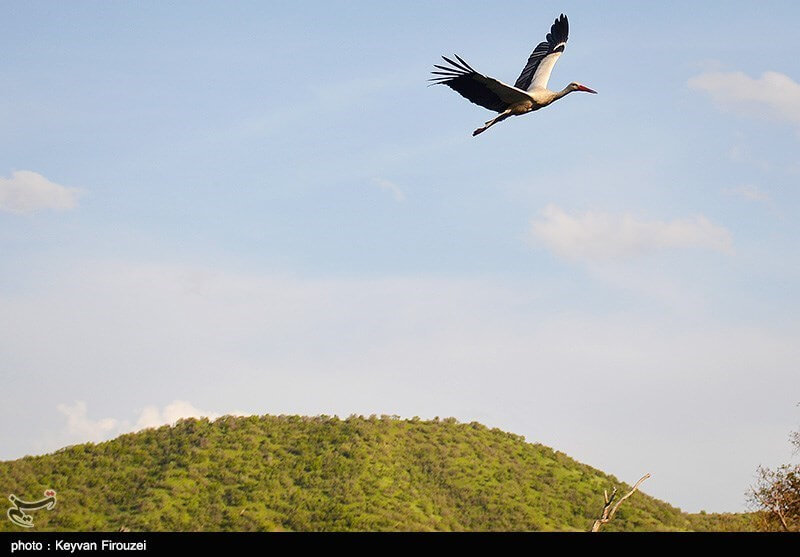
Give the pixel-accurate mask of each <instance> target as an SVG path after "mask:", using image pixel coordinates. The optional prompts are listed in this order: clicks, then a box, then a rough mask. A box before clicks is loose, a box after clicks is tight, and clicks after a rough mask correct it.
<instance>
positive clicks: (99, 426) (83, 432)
mask: <svg viewBox="0 0 800 557" xmlns="http://www.w3.org/2000/svg"><path fill="white" fill-rule="evenodd" d="M57 408H58V411H59V412H61V413H62V414H64V415H65V416H66V417H67V435H68V436H69V437H70V438H75V439H80V440H83V441H102V440H103V439H107V438H108V437H109V435H113V434H114V432H115V431H117V429H118V427H119V422H118V421H117V420H115V419H113V418H103V419H100V420H91V419H89V417H88V415H87V411H86V403H85V402H83V401H76V402H75V404H74V405H72V406H69V405H67V404H59V405H58V407H57Z"/></svg>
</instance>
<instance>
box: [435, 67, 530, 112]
mask: <svg viewBox="0 0 800 557" xmlns="http://www.w3.org/2000/svg"><path fill="white" fill-rule="evenodd" d="M442 58H444V60H445V62H447V63H448V64H450V65H451V66H452V67H446V66H438V65H436V64H434V66H435V67H436V68H439V69H440V70H444V71H441V72H432V73H434V74H435V75H437V76H438V77H434V78H432V79H429V80H428V81H432V82H433V84H442V85H447V86H448V87H450V88H451V89H452V90H453V91H456V92H457V93H458V94H459V95H461V96H462V97H464V98H465V99H467V100H469V101H470V102H473V103H475V104H477V105H480V106H482V107H484V108H488V109H489V110H494V111H495V112H503V111H504V110H506V109H507V108H508V107H509V106H510V105H512V104H514V103H517V102H520V101H524V100H526V99H530V97H529V96H528V94H527V93H525V91H522V90H521V89H517V88H516V87H512V86H511V85H506V84H505V83H503V82H502V81H497V80H496V79H494V78H492V77H488V76H485V75H483V74H479V73H478V72H476V71H475V70H473V69H472V68H471V67H470V66H469V64H467V63H466V62H464V60H462V59H461V58H460V57H459V56H458V55H456V58H457V59H458V62H460V63H457V62H453V61H452V60H450V59H449V58H445V57H444V56H442Z"/></svg>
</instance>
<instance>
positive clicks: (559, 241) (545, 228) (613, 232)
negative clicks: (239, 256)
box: [531, 204, 733, 260]
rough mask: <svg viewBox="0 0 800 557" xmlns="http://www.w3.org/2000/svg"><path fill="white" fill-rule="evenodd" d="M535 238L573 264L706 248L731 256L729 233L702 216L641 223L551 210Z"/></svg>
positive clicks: (535, 231) (627, 217)
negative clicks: (683, 249) (575, 260)
mask: <svg viewBox="0 0 800 557" xmlns="http://www.w3.org/2000/svg"><path fill="white" fill-rule="evenodd" d="M531 234H532V236H533V238H534V239H535V240H536V241H538V242H540V243H541V244H543V245H544V246H545V247H547V249H549V250H550V251H552V252H554V253H555V254H556V255H559V256H561V257H566V258H568V259H585V260H612V259H625V258H630V257H635V256H640V255H645V254H648V253H652V252H655V251H659V250H662V249H665V248H706V249H711V250H715V251H720V252H723V253H732V251H733V248H732V241H731V235H730V232H728V230H727V229H725V228H723V227H721V226H717V225H714V224H712V223H711V222H710V221H709V220H708V219H707V218H706V217H704V216H702V215H698V216H695V217H691V218H686V219H678V220H672V221H669V222H664V221H657V220H651V221H647V220H642V219H639V218H636V217H634V216H632V215H629V214H623V215H613V214H608V213H600V212H591V211H589V212H585V213H582V214H578V215H570V214H567V213H566V212H564V211H563V210H562V209H560V208H559V207H557V206H555V205H552V204H550V205H548V206H547V207H546V208H545V209H544V211H542V215H541V218H539V219H537V220H534V221H533V222H532V223H531Z"/></svg>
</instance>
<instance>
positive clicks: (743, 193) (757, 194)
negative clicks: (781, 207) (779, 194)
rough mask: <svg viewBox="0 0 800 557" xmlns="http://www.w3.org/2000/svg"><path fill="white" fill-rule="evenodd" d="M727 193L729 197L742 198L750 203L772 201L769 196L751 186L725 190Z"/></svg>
mask: <svg viewBox="0 0 800 557" xmlns="http://www.w3.org/2000/svg"><path fill="white" fill-rule="evenodd" d="M725 192H726V193H728V194H729V195H734V196H736V197H741V198H743V199H747V200H749V201H760V202H767V201H771V200H772V198H771V197H770V196H769V194H767V193H766V192H764V191H762V190H761V189H759V188H757V187H756V186H753V185H751V184H744V185H741V186H736V187H734V188H728V189H726V190H725Z"/></svg>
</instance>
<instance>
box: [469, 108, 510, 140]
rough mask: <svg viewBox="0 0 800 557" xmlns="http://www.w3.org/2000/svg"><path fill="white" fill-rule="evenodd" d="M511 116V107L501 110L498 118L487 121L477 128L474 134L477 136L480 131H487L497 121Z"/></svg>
mask: <svg viewBox="0 0 800 557" xmlns="http://www.w3.org/2000/svg"><path fill="white" fill-rule="evenodd" d="M509 116H511V109H510V108H509V109H508V110H505V111H503V112H501V113H500V114H498V115H497V117H496V118H492V119H491V120H489V121H488V122H486V124H484V125H483V126H482V127H480V128H478V129H477V130H475V131H474V132H472V135H473V136H475V135H478V134H479V133H483V132H485V131H486V130H488V129H489V128H491V127H492V126H494V125H495V124H496V123H497V122H502V121H503V120H505V119H506V118H508V117H509Z"/></svg>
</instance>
